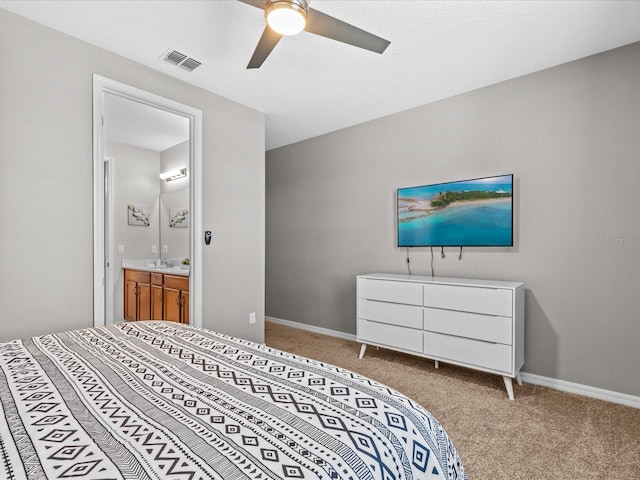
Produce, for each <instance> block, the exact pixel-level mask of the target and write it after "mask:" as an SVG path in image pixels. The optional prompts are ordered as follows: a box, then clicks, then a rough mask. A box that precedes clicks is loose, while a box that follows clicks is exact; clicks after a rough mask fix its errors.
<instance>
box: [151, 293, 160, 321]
mask: <svg viewBox="0 0 640 480" xmlns="http://www.w3.org/2000/svg"><path fill="white" fill-rule="evenodd" d="M151 320H162V286H160V285H151Z"/></svg>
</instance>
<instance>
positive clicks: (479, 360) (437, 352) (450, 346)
mask: <svg viewBox="0 0 640 480" xmlns="http://www.w3.org/2000/svg"><path fill="white" fill-rule="evenodd" d="M424 353H425V355H427V356H430V355H433V356H435V357H438V358H441V359H442V360H443V361H445V362H446V361H447V360H451V361H454V362H460V363H464V364H467V365H469V366H472V367H480V368H487V369H490V370H497V371H499V372H500V373H507V374H509V375H510V374H511V373H512V366H511V346H509V345H503V344H501V343H490V342H481V341H479V340H472V339H470V338H462V337H453V336H449V335H442V334H440V333H433V332H424Z"/></svg>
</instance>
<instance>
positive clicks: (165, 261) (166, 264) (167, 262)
mask: <svg viewBox="0 0 640 480" xmlns="http://www.w3.org/2000/svg"><path fill="white" fill-rule="evenodd" d="M162 264H163V265H164V266H165V267H169V268H170V267H173V262H171V261H169V260H162Z"/></svg>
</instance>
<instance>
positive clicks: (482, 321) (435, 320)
mask: <svg viewBox="0 0 640 480" xmlns="http://www.w3.org/2000/svg"><path fill="white" fill-rule="evenodd" d="M512 324H513V320H512V319H511V317H497V316H495V315H484V314H480V313H469V312H458V311H456V310H441V309H438V308H425V309H424V329H425V330H430V331H432V332H439V333H447V334H450V335H456V336H458V337H467V338H475V339H477V340H484V341H487V342H496V343H504V344H506V345H511V343H512V333H511V329H512Z"/></svg>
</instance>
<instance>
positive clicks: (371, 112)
mask: <svg viewBox="0 0 640 480" xmlns="http://www.w3.org/2000/svg"><path fill="white" fill-rule="evenodd" d="M0 7H2V8H5V9H7V10H10V11H13V12H15V13H18V14H20V15H23V16H25V17H27V18H30V19H32V20H34V21H36V22H39V23H42V24H45V25H48V26H50V27H52V28H54V29H56V30H60V31H62V32H65V33H67V34H69V35H72V36H74V37H77V38H80V39H82V40H84V41H86V42H89V43H92V44H94V45H97V46H99V47H102V48H104V49H106V50H110V51H112V52H115V53H117V54H119V55H122V56H124V57H127V58H130V59H132V60H134V61H136V62H139V63H142V64H144V65H147V66H149V67H151V68H153V69H155V70H158V71H161V72H164V73H166V74H167V75H171V76H173V77H176V78H180V79H182V80H184V81H186V82H189V83H192V84H194V85H197V86H199V87H201V88H204V89H207V90H210V91H212V92H215V93H217V94H219V95H222V96H224V97H227V98H229V99H232V100H235V101H237V102H239V103H242V104H244V105H247V106H249V107H252V108H254V109H256V110H259V111H262V112H265V113H266V123H267V125H266V146H267V149H272V148H275V147H279V146H282V145H287V144H290V143H294V142H297V141H300V140H304V139H306V138H310V137H314V136H317V135H321V134H324V133H328V132H331V131H335V130H338V129H340V128H344V127H347V126H350V125H355V124H358V123H362V122H365V121H368V120H371V119H374V118H378V117H382V116H385V115H389V114H391V113H395V112H398V111H402V110H406V109H409V108H412V107H416V106H419V105H423V104H426V103H430V102H434V101H437V100H440V99H443V98H446V97H450V96H453V95H456V94H459V93H463V92H467V91H470V90H474V89H477V88H480V87H483V86H486V85H491V84H494V83H497V82H500V81H504V80H507V79H510V78H515V77H518V76H521V75H525V74H527V73H531V72H535V71H539V70H542V69H545V68H549V67H552V66H555V65H559V64H562V63H566V62H568V61H571V60H575V59H578V58H582V57H585V56H588V55H592V54H595V53H598V52H602V51H606V50H610V49H612V48H616V47H619V46H622V45H626V44H629V43H633V42H637V41H640V1H622V0H620V1H610V0H606V1H598V0H588V1H476V2H473V1H419V0H408V1H404V0H385V1H382V0H380V1H378V0H370V1H365V0H313V1H312V3H311V7H312V8H315V9H317V10H320V11H322V12H324V13H326V14H328V15H332V16H334V17H337V18H339V19H341V20H343V21H346V22H349V23H352V24H354V25H356V26H358V27H360V28H362V29H365V30H368V31H370V32H372V33H374V34H376V35H379V36H381V37H384V38H386V39H388V40H390V41H391V45H390V46H389V48H388V49H387V50H386V52H385V53H384V54H383V55H378V54H375V53H371V52H368V51H365V50H361V49H358V48H356V47H352V46H349V45H344V44H341V43H338V42H335V41H331V40H328V39H325V38H323V37H318V36H315V35H311V34H308V33H304V32H303V33H301V34H300V35H297V36H295V37H285V38H283V39H282V40H281V41H280V43H279V44H278V45H277V46H276V48H275V49H274V51H273V52H272V54H271V55H270V56H269V58H268V59H267V60H266V62H265V63H264V65H263V66H262V68H260V69H257V70H246V69H245V67H246V65H247V62H248V61H249V58H250V57H251V54H252V53H253V50H254V48H255V46H256V44H257V42H258V39H259V38H260V35H261V34H262V30H263V28H264V20H263V12H262V11H261V10H260V9H257V8H254V7H252V6H249V5H246V4H244V3H241V2H238V1H235V0H217V1H168V0H167V1H97V0H92V1H4V0H0ZM169 48H175V49H178V50H180V51H182V52H184V53H186V54H187V55H189V56H191V57H194V58H196V59H198V60H200V61H202V62H204V65H203V66H202V67H200V68H198V69H197V70H195V71H194V72H192V73H186V72H184V71H182V70H181V69H179V68H177V67H174V66H171V65H168V64H165V63H163V62H161V61H159V57H160V56H161V55H162V54H163V53H164V52H166V51H167V50H168V49H169Z"/></svg>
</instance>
